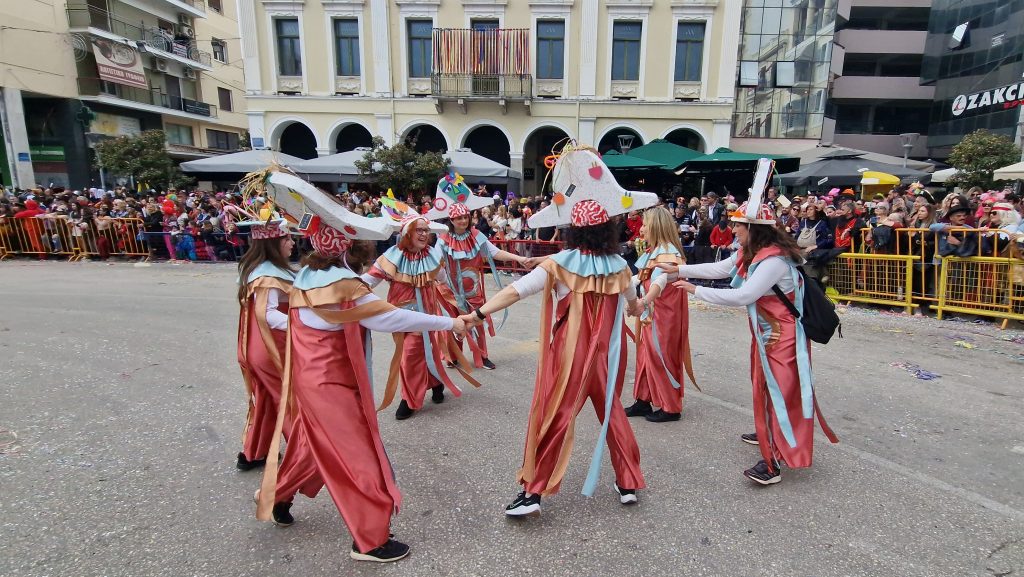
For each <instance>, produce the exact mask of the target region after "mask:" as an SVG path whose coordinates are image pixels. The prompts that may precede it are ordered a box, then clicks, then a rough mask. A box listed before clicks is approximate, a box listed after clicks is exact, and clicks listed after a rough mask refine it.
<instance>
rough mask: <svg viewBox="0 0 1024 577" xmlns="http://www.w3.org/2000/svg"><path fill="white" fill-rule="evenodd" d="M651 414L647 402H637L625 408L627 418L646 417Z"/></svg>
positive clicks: (651, 411) (649, 405)
mask: <svg viewBox="0 0 1024 577" xmlns="http://www.w3.org/2000/svg"><path fill="white" fill-rule="evenodd" d="M653 412H654V410H653V409H651V403H650V402H649V401H637V402H635V403H633V404H632V405H630V406H629V407H627V408H626V416H627V417H646V416H647V415H650V414H651V413H653Z"/></svg>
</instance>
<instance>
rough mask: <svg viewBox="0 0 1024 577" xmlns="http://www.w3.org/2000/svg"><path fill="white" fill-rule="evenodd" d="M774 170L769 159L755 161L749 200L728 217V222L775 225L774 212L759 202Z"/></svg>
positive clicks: (773, 162)
mask: <svg viewBox="0 0 1024 577" xmlns="http://www.w3.org/2000/svg"><path fill="white" fill-rule="evenodd" d="M774 169H775V161H773V160H771V159H768V158H762V159H760V160H758V161H757V172H755V173H754V185H753V186H751V187H750V198H748V199H747V201H746V202H744V203H743V204H741V205H740V207H739V209H737V210H736V211H735V212H733V213H731V214H730V215H729V220H731V221H733V222H743V223H746V224H771V225H774V224H775V212H774V211H773V210H772V208H771V207H770V206H768V205H767V204H763V203H762V202H761V200H762V198H764V190H765V187H767V186H768V180H769V178H771V175H772V171H773V170H774Z"/></svg>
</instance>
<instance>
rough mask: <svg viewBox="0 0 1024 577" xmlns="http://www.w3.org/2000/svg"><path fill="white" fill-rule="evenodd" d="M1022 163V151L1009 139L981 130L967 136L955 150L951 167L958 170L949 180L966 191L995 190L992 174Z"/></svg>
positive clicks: (950, 158)
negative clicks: (1019, 162)
mask: <svg viewBox="0 0 1024 577" xmlns="http://www.w3.org/2000/svg"><path fill="white" fill-rule="evenodd" d="M1018 160H1020V148H1018V147H1017V146H1016V145H1015V144H1014V143H1013V141H1012V140H1010V137H1008V136H1005V135H1002V134H993V133H991V132H989V131H987V130H984V129H980V130H975V131H974V132H972V133H970V134H968V135H967V136H965V137H964V139H963V140H961V141H960V143H959V144H957V145H956V146H954V147H953V150H952V152H950V154H949V163H950V164H951V165H953V167H954V168H956V169H957V174H956V175H955V176H954V177H953V178H951V179H950V181H951V182H955V183H956V184H957V185H959V186H961V187H963V188H970V187H972V186H980V187H981V188H983V189H985V190H989V189H992V188H994V187H995V181H994V180H993V179H992V172H993V171H994V170H995V169H997V168H1001V167H1003V166H1006V165H1009V164H1013V163H1015V162H1017V161H1018Z"/></svg>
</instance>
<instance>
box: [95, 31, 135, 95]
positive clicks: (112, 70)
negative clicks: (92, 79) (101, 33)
mask: <svg viewBox="0 0 1024 577" xmlns="http://www.w3.org/2000/svg"><path fill="white" fill-rule="evenodd" d="M92 53H93V54H94V55H95V56H96V71H97V72H98V73H99V76H100V78H102V79H103V80H106V81H108V82H116V83H118V84H124V85H125V86H134V87H136V88H143V89H148V88H149V83H148V82H147V81H146V72H145V71H144V70H143V69H142V58H140V57H139V53H138V52H137V51H136V50H135V49H134V48H131V47H128V46H125V45H124V44H121V43H118V42H113V41H111V40H107V39H106V38H93V39H92Z"/></svg>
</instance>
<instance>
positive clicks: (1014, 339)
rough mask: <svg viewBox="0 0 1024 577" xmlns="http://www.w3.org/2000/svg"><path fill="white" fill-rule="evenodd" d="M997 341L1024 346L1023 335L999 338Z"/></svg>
mask: <svg viewBox="0 0 1024 577" xmlns="http://www.w3.org/2000/svg"><path fill="white" fill-rule="evenodd" d="M999 340H1001V341H1006V342H1009V343H1016V344H1018V345H1024V335H1006V336H1000V337H999Z"/></svg>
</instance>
